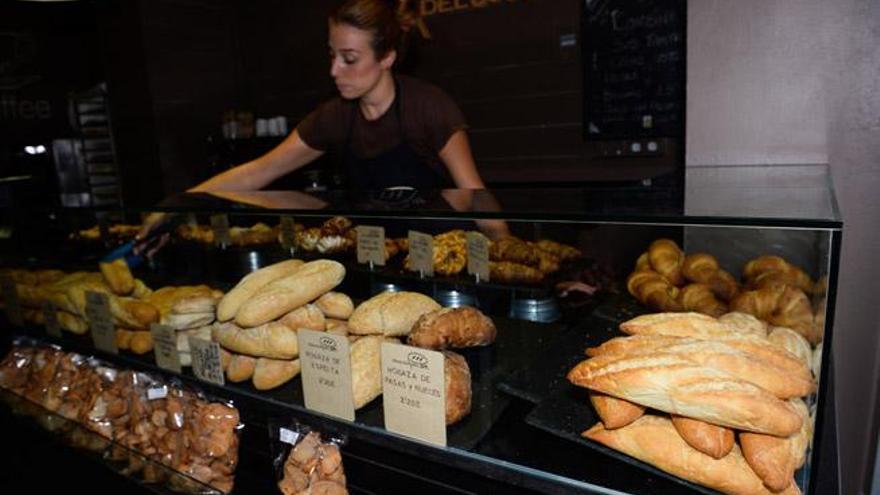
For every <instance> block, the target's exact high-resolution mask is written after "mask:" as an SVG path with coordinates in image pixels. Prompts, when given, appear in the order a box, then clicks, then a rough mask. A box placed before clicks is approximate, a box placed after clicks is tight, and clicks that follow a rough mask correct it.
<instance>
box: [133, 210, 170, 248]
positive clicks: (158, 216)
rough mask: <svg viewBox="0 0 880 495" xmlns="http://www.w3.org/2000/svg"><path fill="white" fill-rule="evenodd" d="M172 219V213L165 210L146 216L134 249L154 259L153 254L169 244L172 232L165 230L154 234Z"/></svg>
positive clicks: (136, 237)
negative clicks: (164, 211)
mask: <svg viewBox="0 0 880 495" xmlns="http://www.w3.org/2000/svg"><path fill="white" fill-rule="evenodd" d="M170 219H171V214H169V213H163V212H153V213H150V214H149V215H147V216H146V217H145V218H144V221H143V225H142V226H141V230H140V232H138V233H137V235H136V236H135V238H134V239H135V241H134V246H133V248H132V251H133V252H134V253H135V254H140V255H143V256H144V257H146V258H147V259H153V256H155V255H156V253H158V252H159V250H160V249H162V248H163V247H165V245H166V244H168V241H170V240H171V234H170V233H168V232H164V233H162V234H160V235H158V236H157V235H154V233H155V231H156V230H157V229H158V228H159V227H160V226H162V225H164V224H165V223H166V222H169V221H170Z"/></svg>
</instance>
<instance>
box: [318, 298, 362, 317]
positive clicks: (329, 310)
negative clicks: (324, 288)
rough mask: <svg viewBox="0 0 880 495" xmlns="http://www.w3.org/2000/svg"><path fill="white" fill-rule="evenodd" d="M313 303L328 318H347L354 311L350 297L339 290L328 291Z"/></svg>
mask: <svg viewBox="0 0 880 495" xmlns="http://www.w3.org/2000/svg"><path fill="white" fill-rule="evenodd" d="M315 305H316V306H318V308H319V309H320V310H321V311H322V312H323V313H324V316H326V317H328V318H335V319H337V320H347V319H348V318H349V317H350V316H351V313H352V312H353V311H354V303H353V302H351V298H350V297H348V296H347V295H345V294H343V293H341V292H328V293H326V294H324V295H323V296H321V297H319V298H318V300H317V301H315Z"/></svg>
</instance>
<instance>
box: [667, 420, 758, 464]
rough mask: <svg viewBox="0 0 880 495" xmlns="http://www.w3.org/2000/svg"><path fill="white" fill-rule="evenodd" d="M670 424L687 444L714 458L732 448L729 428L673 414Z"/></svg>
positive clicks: (720, 456) (732, 437)
mask: <svg viewBox="0 0 880 495" xmlns="http://www.w3.org/2000/svg"><path fill="white" fill-rule="evenodd" d="M672 425H673V426H675V430H676V431H678V434H679V435H681V438H682V439H684V441H685V442H687V443H688V445H690V446H691V447H693V448H695V449H697V450H699V451H700V452H702V453H704V454H706V455H708V456H710V457H712V458H714V459H721V458H722V457H724V456H726V455H727V454H729V453H730V451H731V449H733V443H734V435H733V430H731V429H730V428H725V427H723V426H716V425H710V424H709V423H706V422H705V421H699V420H696V419H691V418H685V417H684V416H677V415H674V414H673V415H672ZM774 438H776V437H774Z"/></svg>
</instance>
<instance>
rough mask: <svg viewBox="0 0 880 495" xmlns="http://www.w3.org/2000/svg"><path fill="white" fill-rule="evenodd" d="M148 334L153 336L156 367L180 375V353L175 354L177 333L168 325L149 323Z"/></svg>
mask: <svg viewBox="0 0 880 495" xmlns="http://www.w3.org/2000/svg"><path fill="white" fill-rule="evenodd" d="M150 333H152V334H153V354H154V355H155V356H156V366H158V367H160V368H162V369H166V370H168V371H173V372H175V373H180V371H181V367H180V353H178V352H177V331H175V330H174V329H173V328H171V327H169V326H168V325H160V324H158V323H151V324H150Z"/></svg>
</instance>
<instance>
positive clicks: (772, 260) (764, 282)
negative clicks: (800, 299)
mask: <svg viewBox="0 0 880 495" xmlns="http://www.w3.org/2000/svg"><path fill="white" fill-rule="evenodd" d="M743 278H744V279H745V281H746V285H748V286H749V287H750V288H752V289H760V288H763V287H767V286H769V285H791V286H793V287H797V288H798V289H800V290H802V291H804V292H806V293H807V294H812V293H813V290H814V284H813V281H812V279H810V276H809V275H807V274H806V273H805V272H804V271H803V270H801V269H800V268H798V267H796V266H794V265H792V264H791V263H789V262H787V261H785V259H783V258H781V257H779V256H759V257H757V258H755V259H753V260H752V261H749V262H748V263H746V266H745V268H743Z"/></svg>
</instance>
